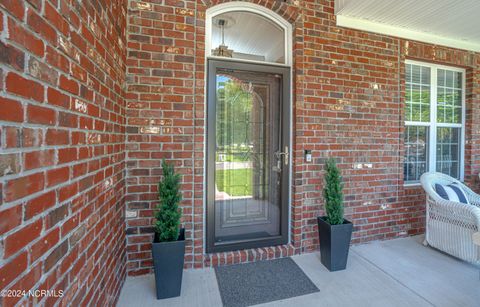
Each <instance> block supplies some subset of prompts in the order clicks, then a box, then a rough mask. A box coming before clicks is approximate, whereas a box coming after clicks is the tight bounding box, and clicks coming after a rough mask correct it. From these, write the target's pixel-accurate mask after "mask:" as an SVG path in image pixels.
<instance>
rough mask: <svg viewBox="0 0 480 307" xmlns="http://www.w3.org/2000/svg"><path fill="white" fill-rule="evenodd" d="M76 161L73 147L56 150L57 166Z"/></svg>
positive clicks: (75, 152)
mask: <svg viewBox="0 0 480 307" xmlns="http://www.w3.org/2000/svg"><path fill="white" fill-rule="evenodd" d="M76 159H77V149H76V148H74V147H69V148H62V149H59V150H58V164H63V163H68V162H72V161H74V160H76Z"/></svg>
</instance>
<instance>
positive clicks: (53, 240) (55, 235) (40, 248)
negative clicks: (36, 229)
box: [30, 228, 60, 261]
mask: <svg viewBox="0 0 480 307" xmlns="http://www.w3.org/2000/svg"><path fill="white" fill-rule="evenodd" d="M59 239H60V230H59V229H58V228H54V229H52V230H51V231H49V232H48V233H47V234H45V235H44V236H43V237H42V238H40V240H38V242H37V243H35V244H34V245H32V247H31V248H30V256H31V257H32V261H35V259H38V258H40V257H41V256H42V255H44V254H45V253H46V252H47V251H48V250H50V249H51V248H52V247H54V246H55V245H56V244H57V243H58V241H59Z"/></svg>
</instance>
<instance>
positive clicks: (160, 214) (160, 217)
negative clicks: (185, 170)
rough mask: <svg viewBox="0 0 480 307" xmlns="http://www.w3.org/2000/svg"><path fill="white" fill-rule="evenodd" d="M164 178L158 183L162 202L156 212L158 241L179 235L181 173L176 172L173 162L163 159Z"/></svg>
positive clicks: (164, 240) (173, 238)
mask: <svg viewBox="0 0 480 307" xmlns="http://www.w3.org/2000/svg"><path fill="white" fill-rule="evenodd" d="M162 169H163V179H162V180H161V181H160V183H159V184H158V196H159V199H160V204H159V206H158V207H157V211H156V212H155V218H156V222H155V234H156V240H157V241H158V242H167V241H176V240H177V239H178V235H179V231H180V229H179V226H180V217H181V214H180V211H179V209H178V204H179V203H180V201H181V200H182V194H181V193H180V174H175V170H174V167H173V165H172V164H168V163H167V162H165V160H163V161H162Z"/></svg>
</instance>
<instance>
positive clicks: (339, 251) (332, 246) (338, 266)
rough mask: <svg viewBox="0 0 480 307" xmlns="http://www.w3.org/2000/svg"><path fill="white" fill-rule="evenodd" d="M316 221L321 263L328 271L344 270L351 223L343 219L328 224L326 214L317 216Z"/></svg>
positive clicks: (351, 227)
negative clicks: (339, 221)
mask: <svg viewBox="0 0 480 307" xmlns="http://www.w3.org/2000/svg"><path fill="white" fill-rule="evenodd" d="M317 221H318V236H319V239H320V257H321V261H322V264H323V265H324V266H325V267H327V269H328V270H329V271H340V270H344V269H345V268H346V267H347V259H348V250H349V248H350V239H351V238H352V230H353V224H352V223H351V222H349V221H347V220H343V224H339V225H330V224H329V223H327V221H326V216H320V217H318V218H317Z"/></svg>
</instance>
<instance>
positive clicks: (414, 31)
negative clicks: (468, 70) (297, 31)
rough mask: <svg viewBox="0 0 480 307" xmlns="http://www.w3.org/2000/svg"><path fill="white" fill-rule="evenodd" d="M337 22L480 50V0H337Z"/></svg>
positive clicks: (341, 24) (370, 30)
mask: <svg viewBox="0 0 480 307" xmlns="http://www.w3.org/2000/svg"><path fill="white" fill-rule="evenodd" d="M335 14H336V15H337V25H338V26H341V27H347V28H353V29H358V30H364V31H369V32H374V33H380V34H387V35H391V36H396V37H401V38H406V39H412V40H417V41H422V42H426V43H432V44H437V45H443V46H449V47H455V48H459V49H465V50H472V51H477V52H480V0H401V1H400V0H335Z"/></svg>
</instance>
